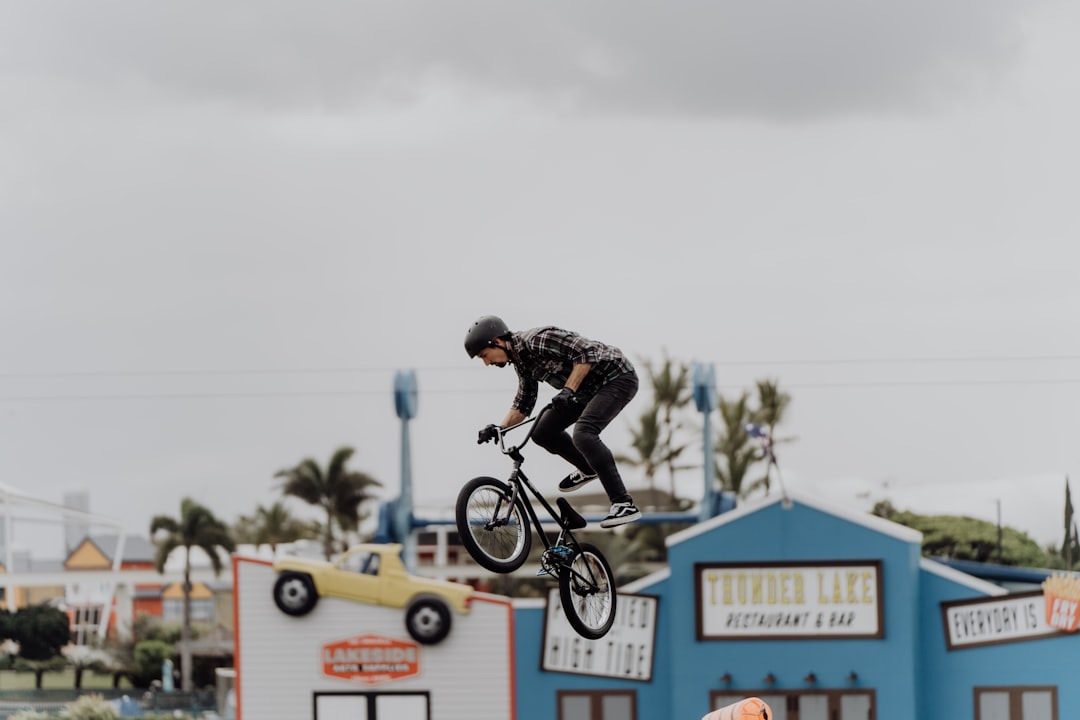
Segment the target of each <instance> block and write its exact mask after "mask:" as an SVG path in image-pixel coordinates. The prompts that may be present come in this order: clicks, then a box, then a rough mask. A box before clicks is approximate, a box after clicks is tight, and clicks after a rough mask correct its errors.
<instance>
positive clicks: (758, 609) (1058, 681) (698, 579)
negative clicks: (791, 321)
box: [514, 496, 1080, 720]
mask: <svg viewBox="0 0 1080 720" xmlns="http://www.w3.org/2000/svg"><path fill="white" fill-rule="evenodd" d="M921 539H922V538H921V535H920V534H919V533H918V532H916V531H914V530H911V529H910V528H907V527H904V526H900V525H897V524H895V523H891V522H889V521H886V520H883V519H881V518H878V517H875V516H872V515H869V514H864V513H858V512H855V511H851V510H847V509H842V508H837V507H832V506H829V505H826V504H824V503H820V502H818V501H816V500H813V499H810V498H805V497H800V496H791V497H790V499H789V500H783V499H781V498H779V497H772V498H769V499H767V500H765V501H763V502H761V503H758V504H752V505H747V506H745V507H740V508H738V509H736V510H733V511H731V512H728V513H725V514H723V515H720V516H718V517H715V518H712V519H711V520H707V521H705V522H702V523H699V524H697V525H695V526H694V527H692V528H690V529H688V530H685V531H683V532H681V533H678V534H676V535H672V536H671V537H670V538H668V556H669V564H668V567H667V568H666V569H664V570H663V571H660V572H657V573H655V574H653V575H650V576H648V577H645V578H642V579H641V580H639V581H637V582H635V583H633V584H632V585H630V586H627V587H623V588H620V596H619V611H618V618H619V619H618V621H617V623H616V627H615V628H614V629H613V630H612V632H611V633H609V635H608V636H607V637H605V638H602V639H601V640H597V641H592V642H590V641H585V640H583V639H581V638H577V637H573V636H571V635H570V634H569V633H567V632H566V630H565V628H562V627H561V626H560V623H559V616H560V614H561V611H559V610H558V608H557V605H556V604H557V602H558V600H557V593H553V594H552V595H550V596H549V598H548V599H547V600H544V601H518V602H517V603H515V610H514V636H515V638H514V657H515V668H516V669H515V678H516V680H515V698H516V699H515V703H516V720H540V719H543V720H646V719H648V720H653V719H656V718H663V719H664V720H668V719H670V720H699V719H700V718H701V717H702V716H703V715H704V714H706V713H707V712H709V711H710V710H712V709H715V708H718V707H722V706H724V705H728V704H730V703H732V702H734V701H736V700H738V699H740V698H743V697H747V696H758V697H762V698H763V699H765V700H766V701H767V702H768V703H769V705H770V706H771V707H772V709H773V714H774V717H775V720H856V719H857V720H912V719H913V718H921V719H922V720H957V719H958V718H960V719H969V720H1058V719H1059V718H1067V719H1072V718H1080V686H1078V684H1074V683H1071V682H1070V681H1069V678H1070V677H1073V676H1074V675H1075V668H1076V667H1077V662H1076V661H1077V660H1078V659H1080V643H1078V638H1077V637H1076V636H1075V635H1074V634H1072V633H1069V632H1065V631H1062V630H1059V629H1057V627H1059V626H1062V625H1061V624H1060V623H1059V622H1058V621H1057V618H1056V616H1055V622H1054V624H1053V625H1051V624H1050V623H1051V620H1050V619H1049V618H1048V617H1047V614H1046V612H1045V608H1046V601H1045V598H1044V595H1043V592H1042V590H1035V591H1030V592H1014V593H1009V592H1007V591H1006V590H1004V589H1003V588H1002V587H1000V586H999V585H995V584H992V583H990V582H986V581H984V580H980V579H978V578H976V577H974V576H972V575H968V574H965V573H962V572H960V571H958V570H956V569H953V568H951V567H948V566H946V565H944V564H942V563H939V562H935V561H933V560H928V559H925V558H923V557H922V556H921V552H920V549H921ZM1055 607H1057V606H1055ZM1061 608H1062V609H1065V610H1067V609H1069V608H1068V603H1067V602H1065V603H1061Z"/></svg>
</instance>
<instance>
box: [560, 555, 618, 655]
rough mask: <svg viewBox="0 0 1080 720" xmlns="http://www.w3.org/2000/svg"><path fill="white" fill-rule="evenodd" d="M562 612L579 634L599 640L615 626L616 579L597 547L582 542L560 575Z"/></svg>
mask: <svg viewBox="0 0 1080 720" xmlns="http://www.w3.org/2000/svg"><path fill="white" fill-rule="evenodd" d="M559 596H560V597H561V598H562V606H563V612H564V613H566V619H567V620H569V621H570V626H571V627H572V628H574V630H576V631H577V633H578V635H581V636H582V637H583V638H587V639H589V640H597V639H599V638H602V637H604V636H605V635H607V632H608V630H610V629H611V626H612V625H613V624H614V623H615V603H616V594H615V576H614V575H613V574H612V572H611V566H610V565H608V561H607V559H606V558H605V557H604V556H603V555H601V554H600V551H599V550H598V549H597V548H596V546H595V545H590V544H589V543H582V544H581V545H580V546H579V548H578V552H577V553H575V554H574V558H573V559H572V560H571V561H570V564H569V565H568V566H567V567H565V568H563V570H562V571H561V572H560V573H559Z"/></svg>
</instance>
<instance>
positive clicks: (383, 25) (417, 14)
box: [0, 0, 1037, 117]
mask: <svg viewBox="0 0 1080 720" xmlns="http://www.w3.org/2000/svg"><path fill="white" fill-rule="evenodd" d="M1036 7H1037V3H1023V4H1021V3H1010V2H1006V1H1004V0H951V1H950V2H948V3H940V2H933V1H931V0H914V1H912V2H902V3H881V2H866V1H865V0H816V1H812V2H808V1H807V0H755V1H754V2H741V1H740V2H732V1H728V2H715V1H714V2H708V1H705V0H695V1H692V2H690V1H683V2H676V3H662V2H655V1H653V2H641V1H637V2H635V1H633V0H630V1H627V0H620V1H618V2H616V1H615V0H595V1H593V2H569V1H555V2H545V3H505V2H494V1H492V0H456V1H455V2H446V1H445V0H423V1H414V2H409V1H402V0H386V1H378V2H373V1H369V2H339V1H334V2H328V1H324V2H318V3H301V2H280V1H271V0H265V1H264V0H260V1H259V2H246V3H243V2H241V3H218V2H184V3H141V2H117V1H115V0H114V1H99V2H94V3H85V2H71V3H48V2H30V1H29V0H27V1H26V2H21V3H16V4H5V5H4V6H3V9H0V73H2V74H3V77H5V78H8V79H10V78H12V77H17V76H20V75H21V76H25V75H51V76H54V77H56V78H59V79H60V80H61V81H63V82H67V83H88V84H90V85H92V86H96V87H99V88H101V89H102V90H103V91H104V92H116V91H122V90H123V89H124V88H125V87H133V86H140V85H144V86H150V87H153V88H154V89H155V90H157V91H159V92H160V91H163V92H167V93H171V94H174V95H177V96H179V97H181V98H182V99H188V98H194V99H196V100H199V101H221V102H248V103H254V104H259V105H268V106H271V107H273V106H286V107H289V106H298V105H299V106H324V107H330V108H333V107H336V106H354V105H363V104H365V103H367V102H372V101H386V100H393V101H398V102H407V101H408V100H409V99H410V98H411V97H414V96H415V95H417V94H420V93H423V92H424V90H425V88H427V87H430V86H431V85H432V84H435V85H438V84H449V85H450V86H452V87H456V88H459V89H463V90H466V91H469V92H478V93H506V92H510V93H516V94H521V95H525V96H527V97H530V98H531V99H532V100H533V101H534V102H536V103H538V104H544V103H548V102H558V103H560V105H562V106H567V105H569V106H571V107H577V108H580V109H584V110H593V111H606V110H618V111H622V112H631V113H656V112H660V113H677V114H716V113H723V114H749V115H765V116H774V117H787V116H799V115H815V114H829V113H837V112H848V111H875V110H880V109H886V110H887V109H890V108H893V107H902V106H910V105H912V104H915V105H920V104H923V103H926V102H931V101H934V100H936V99H939V98H941V97H948V96H950V95H952V94H954V93H963V92H968V91H970V90H972V89H977V88H979V87H981V86H982V85H983V84H985V82H986V81H987V78H992V77H994V76H996V75H998V74H999V73H1000V71H1001V69H1002V68H1005V67H1008V65H1009V63H1010V62H1011V61H1012V59H1013V58H1014V57H1015V55H1016V53H1017V52H1019V51H1020V50H1021V49H1022V39H1023V37H1022V34H1021V31H1022V26H1021V21H1022V20H1023V16H1024V14H1026V13H1029V12H1031V11H1032V10H1033V9H1035V8H1036ZM0 81H2V80H0Z"/></svg>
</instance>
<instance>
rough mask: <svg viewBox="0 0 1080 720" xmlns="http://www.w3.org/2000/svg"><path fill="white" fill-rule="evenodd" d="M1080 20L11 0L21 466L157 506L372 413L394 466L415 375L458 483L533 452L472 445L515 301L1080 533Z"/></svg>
mask: <svg viewBox="0 0 1080 720" xmlns="http://www.w3.org/2000/svg"><path fill="white" fill-rule="evenodd" d="M1078 30H1080V6H1078V5H1077V4H1076V3H1067V2H1063V1H1055V0H1029V1H1028V2H1024V3H1016V2H1011V1H1004V0H1001V1H998V0H952V1H951V2H948V3H939V2H929V1H925V0H915V1H913V2H904V3H886V4H882V3H865V2H858V1H856V0H818V1H817V2H810V3H808V2H803V1H801V0H800V1H796V0H759V1H758V2H753V3H735V2H709V3H706V2H677V3H659V2H651V3H644V2H610V1H608V0H597V1H594V2H589V3H581V2H558V1H556V2H545V3H529V4H522V3H516V4H507V3H499V2H489V1H486V0H474V1H466V0H461V1H459V2H453V3H447V2H442V1H436V0H423V1H417V2H409V1H403V0H393V1H388V2H317V3H298V2H288V3H287V2H268V1H267V0H260V1H259V2H233V3H227V4H222V3H217V2H183V3H180V2H173V3H141V2H108V1H98V2H94V3H85V2H45V1H39V0H25V1H19V0H12V1H9V2H4V3H3V4H0V243H2V244H0V248H2V255H0V258H2V260H0V328H2V335H0V340H2V341H0V481H2V482H4V483H6V484H7V485H10V486H14V487H16V488H19V489H21V490H22V491H24V492H27V493H30V494H32V495H35V496H38V497H41V498H44V499H47V500H50V501H56V502H59V501H60V500H61V498H62V495H63V493H64V492H65V490H69V489H80V488H81V489H85V490H87V491H89V493H90V498H91V500H90V503H91V511H92V512H95V513H97V514H101V515H106V516H110V517H115V518H118V519H121V520H122V521H123V522H124V523H125V526H126V528H127V530H128V531H129V532H133V533H140V534H145V533H146V532H147V530H148V526H149V521H150V518H151V516H152V515H155V514H159V513H164V514H169V515H176V514H178V513H179V506H180V500H181V498H183V497H184V496H192V497H195V498H197V499H198V500H200V501H201V502H203V503H204V504H205V505H207V506H208V507H210V508H211V509H212V510H214V511H215V512H216V513H217V514H218V515H219V516H220V517H222V518H223V519H225V520H228V521H230V522H231V521H233V520H234V519H235V518H236V516H237V515H239V514H240V513H248V514H250V513H251V512H252V511H253V510H254V508H255V506H256V504H259V503H262V504H269V503H270V502H273V501H274V500H276V499H277V498H278V491H277V489H276V488H277V483H278V481H277V480H276V479H275V478H274V477H273V475H274V473H275V472H276V471H278V470H280V469H282V468H284V467H288V466H291V465H294V464H296V463H297V462H299V461H300V460H301V459H303V458H304V457H307V456H314V457H316V458H318V459H320V461H323V462H325V460H326V459H328V458H329V456H330V454H331V453H332V452H333V451H334V449H336V448H338V447H340V446H342V445H351V446H353V447H355V448H356V455H355V459H354V460H353V463H352V467H353V468H354V469H357V470H363V471H366V472H369V473H370V474H372V475H374V476H375V477H377V478H378V479H379V480H381V481H382V482H383V483H384V486H385V487H384V488H383V489H382V491H381V496H382V497H383V498H390V497H393V496H395V495H396V494H397V491H398V486H399V476H400V467H401V457H400V437H401V428H400V424H399V422H398V420H397V418H396V417H395V415H394V411H393V399H392V394H391V388H392V383H393V376H394V372H395V370H398V369H404V368H415V369H416V371H417V375H418V380H419V386H420V397H419V414H418V416H417V418H416V420H415V421H413V422H412V423H411V426H410V438H411V445H412V457H413V477H414V483H415V486H416V493H417V495H418V501H419V503H420V505H421V506H425V507H429V508H438V507H440V506H448V505H449V503H450V502H451V501H452V498H453V497H454V496H455V494H456V492H457V489H458V488H459V487H460V485H461V484H462V483H463V482H464V481H465V480H467V479H468V478H469V477H472V476H474V475H477V474H496V475H501V474H504V473H505V472H506V470H507V465H506V463H505V462H504V459H503V458H501V457H500V456H498V455H497V454H496V453H494V452H493V451H492V449H491V447H490V446H484V447H477V445H476V444H475V435H476V430H477V429H478V428H479V427H480V426H482V425H484V424H486V423H488V422H493V421H497V420H499V419H501V418H502V417H503V415H504V413H505V411H506V408H507V406H508V404H509V401H510V399H511V397H512V393H513V389H514V374H513V371H512V370H510V369H504V370H498V369H494V368H484V367H482V366H481V365H480V364H479V362H470V361H469V360H468V358H467V357H466V355H465V353H464V351H463V349H462V339H463V336H464V333H465V331H466V329H467V328H468V326H469V325H470V324H471V323H472V321H473V320H474V319H475V318H476V317H477V316H479V315H483V314H488V313H495V314H499V315H501V316H503V317H504V318H505V319H506V321H507V322H508V323H509V324H510V325H511V326H512V327H514V328H521V329H524V328H527V327H532V326H536V325H543V324H557V325H562V326H564V327H568V328H570V329H574V330H577V331H579V332H582V333H583V334H585V335H588V336H591V337H594V338H596V339H599V340H603V341H605V342H609V343H611V344H615V345H618V346H620V347H621V348H623V349H624V350H625V351H626V352H627V353H628V354H629V355H630V356H631V357H632V358H633V359H635V360H636V361H639V365H640V364H642V362H643V361H644V360H647V359H648V360H652V361H654V362H658V361H659V360H660V359H661V358H662V357H663V355H664V353H665V352H666V353H667V354H668V355H670V356H671V357H673V358H675V359H677V360H679V361H682V362H686V363H694V362H702V363H711V364H713V365H714V367H715V368H716V376H717V380H718V383H719V385H720V391H721V392H723V393H724V394H725V395H727V396H731V397H733V396H735V395H737V394H738V393H739V392H740V391H741V390H743V389H747V388H750V387H752V385H753V383H754V381H755V380H757V379H763V378H772V379H776V380H778V381H779V383H780V385H781V386H782V387H783V388H784V389H786V390H787V391H788V392H789V393H790V394H791V395H792V397H793V400H792V405H791V410H790V414H789V417H788V420H787V422H786V423H785V427H784V428H783V434H784V435H787V436H790V437H793V438H794V440H793V441H792V442H791V443H789V444H787V445H786V446H785V447H783V449H782V453H781V455H780V461H781V467H782V469H783V472H784V479H785V481H786V482H787V484H788V486H789V487H790V488H792V489H798V490H801V491H803V492H808V493H813V494H815V495H818V496H820V497H822V498H825V499H829V500H834V501H836V502H843V503H856V504H859V503H861V504H862V505H864V506H867V507H868V504H867V503H868V502H870V501H872V500H875V499H884V498H888V499H891V500H892V501H893V502H894V504H896V505H897V506H899V507H901V508H908V509H913V510H916V511H920V512H946V511H947V512H956V513H961V512H962V513H964V514H969V515H973V516H975V517H981V518H984V519H988V520H993V519H995V515H996V511H997V503H998V501H1001V507H1002V519H1003V522H1005V524H1009V525H1014V526H1016V527H1019V528H1020V529H1022V530H1025V531H1027V532H1029V533H1030V534H1031V535H1032V536H1033V537H1035V538H1036V539H1038V540H1039V541H1040V542H1041V543H1045V542H1060V540H1061V537H1062V534H1063V533H1062V529H1061V525H1062V523H1061V516H1062V512H1063V497H1062V496H1063V487H1064V480H1065V477H1066V475H1067V474H1069V473H1073V474H1074V475H1075V474H1077V473H1080V444H1078V441H1077V438H1078V430H1080V410H1078V406H1080V403H1078V400H1080V335H1078V333H1077V331H1076V324H1077V323H1076V318H1077V311H1078V309H1080V288H1078V284H1077V261H1078V260H1080V250H1078V248H1077V238H1078V236H1080V233H1078V230H1080V217H1078V213H1077V211H1076V197H1077V195H1078V193H1077V167H1080V141H1078V140H1077V134H1076V130H1075V128H1076V127H1080V75H1078V74H1077V72H1076V67H1077V65H1078V62H1080V46H1078V45H1077V43H1076V41H1075V38H1076V37H1077V31H1078ZM646 388H647V384H646ZM545 394H546V393H545ZM649 401H650V397H649V394H648V390H647V389H643V391H642V392H641V394H639V396H638V398H637V399H636V400H635V401H634V403H633V404H632V405H631V406H630V408H629V409H628V410H627V413H626V414H625V416H624V417H621V418H619V419H618V420H617V421H616V422H615V424H614V425H613V426H612V428H611V429H610V430H609V432H608V436H609V438H610V444H611V445H612V446H614V447H615V449H616V450H626V449H628V444H629V435H628V432H627V427H628V426H629V425H630V423H631V422H633V421H634V419H635V417H636V415H637V414H639V413H640V412H641V411H642V410H643V409H644V408H645V407H646V406H647V405H648V404H649ZM697 452H698V453H699V455H700V449H698V450H697ZM527 467H531V468H533V475H534V479H536V480H537V481H538V482H539V483H540V484H541V485H545V484H546V485H547V486H549V487H551V486H553V485H554V483H555V482H556V480H557V479H558V478H559V477H561V476H562V474H564V473H565V471H566V469H565V467H564V466H563V465H562V464H561V462H560V461H555V460H554V459H553V458H546V457H541V451H535V452H534V453H533V455H530V456H529V464H528V465H527ZM626 476H627V479H628V481H629V484H630V486H631V489H633V488H634V487H636V486H637V487H640V479H639V478H638V477H637V475H636V471H634V470H632V469H627V470H626ZM679 484H680V488H681V491H682V492H683V493H684V494H686V495H689V496H693V497H698V496H700V494H701V487H702V476H701V472H700V471H690V472H686V473H684V474H683V475H682V476H681V477H680V480H679ZM1077 489H1080V487H1078V488H1077ZM294 509H296V510H297V512H302V510H301V506H295V508H294ZM16 533H17V542H19V543H21V544H23V545H24V546H30V547H33V548H34V551H35V554H36V555H38V556H45V557H59V556H60V555H61V553H62V546H61V543H60V541H59V539H58V538H59V535H58V533H57V539H56V541H55V542H53V541H51V540H49V541H41V540H37V539H34V538H33V536H32V535H31V530H29V529H26V528H23V529H21V530H20V529H18V526H17V531H16Z"/></svg>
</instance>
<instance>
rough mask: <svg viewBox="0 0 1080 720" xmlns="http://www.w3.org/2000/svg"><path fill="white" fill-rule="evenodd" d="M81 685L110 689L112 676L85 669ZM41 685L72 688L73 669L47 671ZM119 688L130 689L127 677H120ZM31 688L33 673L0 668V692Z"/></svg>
mask: <svg viewBox="0 0 1080 720" xmlns="http://www.w3.org/2000/svg"><path fill="white" fill-rule="evenodd" d="M82 686H83V689H89V690H111V689H112V686H113V677H112V675H111V674H108V675H99V674H97V673H92V672H89V671H87V672H84V673H83V677H82ZM41 687H42V689H53V688H58V689H64V690H69V689H72V688H74V687H75V671H74V670H71V669H70V668H69V669H67V670H61V671H59V672H47V673H45V674H44V675H42V676H41ZM120 688H121V689H130V688H131V682H130V681H129V680H128V679H127V678H123V679H121V680H120ZM33 689H34V673H32V672H21V673H17V672H15V671H14V670H0V693H2V692H3V691H4V690H33Z"/></svg>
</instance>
